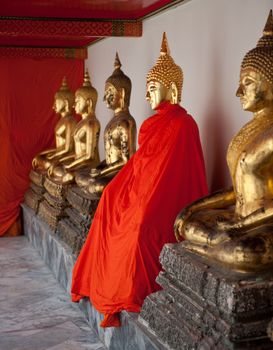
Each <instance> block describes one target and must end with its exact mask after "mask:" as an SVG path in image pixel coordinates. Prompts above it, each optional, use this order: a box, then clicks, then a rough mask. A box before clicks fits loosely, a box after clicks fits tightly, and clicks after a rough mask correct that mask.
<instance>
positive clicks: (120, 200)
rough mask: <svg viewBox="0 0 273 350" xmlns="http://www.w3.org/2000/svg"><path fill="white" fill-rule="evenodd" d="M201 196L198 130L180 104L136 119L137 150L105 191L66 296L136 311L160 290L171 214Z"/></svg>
mask: <svg viewBox="0 0 273 350" xmlns="http://www.w3.org/2000/svg"><path fill="white" fill-rule="evenodd" d="M206 194H207V184H206V176H205V167H204V160H203V154H202V148H201V144H200V139H199V132H198V127H197V125H196V123H195V121H194V119H193V118H192V117H191V116H190V115H188V114H187V112H186V111H185V109H183V108H182V107H181V106H179V105H172V104H170V103H168V102H163V103H162V104H161V105H160V106H159V107H158V108H157V114H156V115H154V116H152V117H150V118H148V119H147V120H146V121H144V123H143V124H142V126H141V129H140V132H139V149H138V150H137V152H136V153H135V154H134V156H133V157H132V158H131V159H130V160H129V161H128V163H127V164H126V165H125V166H124V167H123V169H122V170H121V171H120V172H119V173H118V174H117V175H116V177H115V178H114V179H113V180H112V181H111V182H110V183H109V184H108V186H107V187H106V188H105V190H104V192H103V195H102V197H101V200H100V202H99V205H98V208H97V211H96V213H95V217H94V220H93V222H92V225H91V228H90V231H89V234H88V237H87V240H86V243H85V244H84V246H83V248H82V251H81V253H80V255H79V257H78V260H77V262H76V264H75V267H74V271H73V280H72V300H73V301H78V300H79V299H81V298H82V297H84V296H86V297H89V298H90V301H91V302H92V304H93V305H94V307H95V308H96V309H97V310H98V311H100V312H101V313H104V314H115V313H117V312H120V311H121V310H127V311H133V312H139V311H140V308H141V305H142V303H143V300H144V298H145V297H146V296H147V295H148V294H150V293H152V292H155V291H157V290H158V289H160V287H159V285H158V284H157V283H156V282H155V278H156V276H157V275H158V273H159V271H160V270H161V268H160V263H159V254H160V251H161V249H162V247H163V245H164V244H165V243H168V242H175V236H174V232H173V225H174V221H175V218H176V216H177V214H178V213H179V212H180V210H181V209H182V208H183V207H185V206H186V205H188V204H189V203H191V202H192V201H194V200H196V199H198V198H199V197H201V196H204V195H206ZM110 325H111V324H110ZM108 326H109V324H108Z"/></svg>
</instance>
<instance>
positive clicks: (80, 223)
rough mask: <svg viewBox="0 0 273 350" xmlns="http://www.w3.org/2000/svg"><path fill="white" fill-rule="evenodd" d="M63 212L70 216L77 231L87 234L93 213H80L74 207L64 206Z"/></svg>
mask: <svg viewBox="0 0 273 350" xmlns="http://www.w3.org/2000/svg"><path fill="white" fill-rule="evenodd" d="M65 214H66V215H67V216H68V217H69V218H70V220H71V223H72V224H73V225H74V226H76V227H78V228H79V231H80V232H82V233H83V234H87V232H88V231H89V228H90V225H91V221H92V218H93V215H90V214H88V215H87V214H82V213H81V212H79V211H78V210H76V209H74V208H70V207H68V208H66V209H65Z"/></svg>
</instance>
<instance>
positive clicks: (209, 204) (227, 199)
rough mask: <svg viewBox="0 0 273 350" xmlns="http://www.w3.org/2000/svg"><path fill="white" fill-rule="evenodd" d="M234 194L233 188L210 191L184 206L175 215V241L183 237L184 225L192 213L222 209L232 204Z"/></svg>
mask: <svg viewBox="0 0 273 350" xmlns="http://www.w3.org/2000/svg"><path fill="white" fill-rule="evenodd" d="M235 202H236V196H235V193H234V191H233V188H230V189H228V190H221V191H217V192H214V193H212V194H211V195H209V196H206V197H202V198H200V199H198V200H197V201H195V202H193V203H191V204H190V205H188V206H187V207H185V208H184V209H183V210H182V211H181V212H180V213H179V214H178V216H177V218H176V220H175V224H174V233H175V237H176V239H177V241H180V240H181V237H183V231H184V225H185V223H186V222H187V221H188V220H189V219H190V217H191V216H192V214H194V213H196V212H198V211H201V210H204V209H222V208H226V207H227V206H230V205H234V204H235Z"/></svg>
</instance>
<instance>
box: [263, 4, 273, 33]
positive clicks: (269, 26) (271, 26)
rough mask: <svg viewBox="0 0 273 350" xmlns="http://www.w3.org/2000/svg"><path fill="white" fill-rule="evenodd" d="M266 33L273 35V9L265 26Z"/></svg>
mask: <svg viewBox="0 0 273 350" xmlns="http://www.w3.org/2000/svg"><path fill="white" fill-rule="evenodd" d="M264 35H273V17H272V10H270V11H269V15H268V17H267V21H266V24H265V27H264Z"/></svg>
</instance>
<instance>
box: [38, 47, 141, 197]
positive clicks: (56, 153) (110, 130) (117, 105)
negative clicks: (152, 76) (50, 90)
mask: <svg viewBox="0 0 273 350" xmlns="http://www.w3.org/2000/svg"><path fill="white" fill-rule="evenodd" d="M114 67H115V69H114V72H113V74H112V75H111V76H110V77H109V78H108V79H107V81H106V85H105V95H104V101H105V102H106V105H107V107H108V108H110V109H112V110H113V111H114V117H113V118H112V119H111V120H110V122H109V123H108V124H107V126H106V128H105V131H104V148H105V160H103V161H100V157H99V150H98V142H99V135H100V122H99V120H98V119H97V118H96V115H95V109H96V103H97V99H98V93H97V90H96V89H95V88H94V87H93V86H92V85H91V82H90V77H89V74H88V72H87V71H86V73H85V76H84V82H83V85H82V87H80V88H79V89H77V91H76V92H75V100H74V94H73V93H72V92H71V91H70V90H69V88H68V85H67V82H66V79H65V78H64V79H63V82H62V86H61V88H60V90H59V91H58V92H57V93H56V94H55V99H54V106H53V108H54V110H55V112H56V113H57V114H59V115H60V116H61V118H60V120H59V122H58V123H57V125H56V127H55V143H56V147H55V148H52V149H48V150H45V151H42V152H41V153H39V154H38V155H36V157H35V158H34V159H33V162H32V166H33V169H34V170H35V171H36V172H40V173H43V174H46V175H47V177H48V178H49V179H51V180H52V181H53V182H56V183H58V184H63V185H66V184H70V183H72V182H76V183H77V185H78V186H80V187H81V188H82V189H84V190H85V191H86V192H88V193H89V194H91V195H93V196H94V197H99V196H100V195H101V193H102V191H103V189H104V187H105V186H106V184H107V183H108V182H109V181H110V180H111V179H112V178H113V176H114V175H115V174H117V172H118V171H119V170H120V169H121V168H122V166H123V165H124V164H125V163H126V162H127V161H128V159H129V158H130V157H131V156H132V155H133V154H134V152H135V150H136V123H135V120H134V118H133V117H132V116H131V115H130V111H129V104H130V94H131V81H130V79H129V78H128V77H127V76H126V75H125V74H124V73H123V71H122V70H121V63H120V60H119V57H118V54H116V58H115V64H114ZM74 105H75V112H76V113H77V114H79V115H81V118H82V119H81V121H80V122H78V123H77V122H76V121H75V119H74V117H73V115H72V109H73V106H74Z"/></svg>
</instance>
